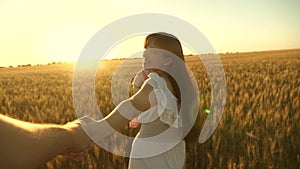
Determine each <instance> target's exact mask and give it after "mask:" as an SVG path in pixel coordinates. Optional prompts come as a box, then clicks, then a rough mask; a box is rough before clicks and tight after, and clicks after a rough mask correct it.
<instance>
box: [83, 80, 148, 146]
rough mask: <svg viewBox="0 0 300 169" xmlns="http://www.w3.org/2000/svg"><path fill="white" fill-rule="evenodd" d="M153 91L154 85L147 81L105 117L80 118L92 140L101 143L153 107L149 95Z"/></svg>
mask: <svg viewBox="0 0 300 169" xmlns="http://www.w3.org/2000/svg"><path fill="white" fill-rule="evenodd" d="M152 91H153V88H152V86H150V85H149V84H147V83H145V84H144V85H143V86H142V87H141V89H140V90H139V91H138V92H137V93H135V94H134V95H133V96H132V97H130V98H129V99H126V100H124V101H122V102H121V103H120V104H119V105H118V106H117V107H116V108H115V109H114V110H113V111H112V112H111V113H110V114H109V115H107V116H106V117H105V118H103V119H101V120H99V121H95V120H93V119H91V118H89V117H86V116H85V117H82V118H80V119H79V120H80V122H81V125H82V127H83V128H84V129H85V131H86V132H87V133H88V135H89V136H90V137H91V138H92V140H93V141H94V142H95V143H97V144H98V145H99V142H102V139H103V138H105V137H106V136H108V135H111V134H112V133H114V132H115V131H121V130H122V129H124V128H125V126H127V125H128V123H129V121H130V120H132V119H133V118H135V117H136V116H138V115H139V114H140V113H141V112H143V111H146V110H148V109H149V108H150V107H151V104H150V100H151V99H150V98H149V97H151V96H152V94H151V93H152Z"/></svg>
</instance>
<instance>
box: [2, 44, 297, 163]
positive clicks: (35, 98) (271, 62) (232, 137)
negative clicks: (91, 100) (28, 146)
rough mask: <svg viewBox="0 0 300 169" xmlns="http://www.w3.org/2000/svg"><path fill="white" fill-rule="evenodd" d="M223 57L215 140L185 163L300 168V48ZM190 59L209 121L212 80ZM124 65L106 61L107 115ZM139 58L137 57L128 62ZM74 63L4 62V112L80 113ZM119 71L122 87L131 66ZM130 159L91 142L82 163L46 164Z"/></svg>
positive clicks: (100, 84)
mask: <svg viewBox="0 0 300 169" xmlns="http://www.w3.org/2000/svg"><path fill="white" fill-rule="evenodd" d="M220 58H221V60H222V63H223V67H224V70H225V75H226V82H227V99H226V105H225V109H224V113H223V116H222V118H221V121H220V124H219V126H218V127H217V129H216V131H215V133H214V134H213V136H212V137H211V138H210V139H209V140H208V141H206V142H205V143H203V144H196V145H192V146H189V147H188V148H187V158H186V165H185V168H187V169H199V168H204V169H205V168H222V169H223V168H229V169H234V168H253V169H254V168H255V169H256V168H290V169H294V168H299V167H300V132H299V129H300V126H299V124H300V117H299V113H300V49H295V50H281V51H265V52H249V53H227V54H220ZM186 62H187V65H188V66H189V67H190V69H191V70H192V72H193V74H194V76H195V77H196V79H197V83H198V86H199V92H200V95H199V97H200V109H199V116H200V117H201V122H200V124H199V125H200V126H202V125H203V122H204V120H205V118H206V116H207V114H206V113H205V111H204V110H205V109H206V108H209V107H210V99H211V96H210V94H211V91H210V89H211V86H210V82H209V78H208V75H207V73H206V71H205V68H204V66H203V64H201V62H200V61H199V60H198V58H197V57H195V56H188V57H186ZM122 63H123V61H122V60H111V61H104V62H103V63H102V64H101V66H100V67H99V70H98V72H97V76H96V82H95V83H96V89H95V93H96V98H97V102H98V106H99V108H100V110H101V112H102V113H103V114H108V113H109V112H110V111H111V110H112V109H113V108H114V106H115V105H114V103H113V100H112V93H111V82H112V77H113V76H114V75H115V73H116V71H117V70H118V67H119V65H122ZM138 64H139V61H135V60H133V61H132V63H131V64H123V67H122V68H123V69H127V68H128V69H129V68H130V66H132V67H134V68H136V67H138ZM124 65H125V66H124ZM126 66H127V67H126ZM73 68H74V64H50V65H42V66H27V67H17V68H1V69H0V94H1V95H0V112H1V113H2V114H5V115H9V116H11V117H14V118H17V119H21V120H25V121H30V122H34V123H57V124H64V123H66V122H68V121H72V120H74V119H76V117H77V116H76V113H75V110H74V107H73V98H72V76H73ZM119 72H121V74H120V75H121V76H122V73H123V74H124V76H123V77H124V78H123V79H122V78H121V79H119V80H118V83H116V85H120V86H122V85H124V82H122V80H126V79H127V80H128V78H125V77H126V71H119ZM126 94H127V93H126ZM126 94H125V95H126ZM122 97H123V96H122ZM122 97H121V96H120V98H122ZM124 133H125V134H128V135H132V136H133V135H134V134H135V133H137V129H129V128H125V129H124ZM123 144H126V143H123ZM127 164H128V158H125V157H120V156H116V155H113V154H111V153H109V152H107V151H105V150H103V149H101V148H99V147H97V146H92V147H91V149H89V151H88V155H87V156H86V158H85V160H84V161H83V162H80V163H77V162H74V161H72V160H70V159H67V158H64V157H62V156H58V157H56V158H54V159H52V160H51V161H49V162H48V163H47V164H45V165H43V166H41V167H40V169H46V168H47V169H58V168H62V169H66V168H72V169H102V168H103V169H125V168H127ZM0 165H1V164H0Z"/></svg>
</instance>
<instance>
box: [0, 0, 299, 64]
mask: <svg viewBox="0 0 300 169" xmlns="http://www.w3.org/2000/svg"><path fill="white" fill-rule="evenodd" d="M299 7H300V1H297V0H273V1H271V0H264V1H263V0H252V1H239V0H228V1H226V2H225V1H221V0H219V1H217V0H211V1H208V0H207V1H201V0H187V1H174V0H166V1H159V0H151V1H145V2H141V1H138V0H136V1H135V0H134V1H114V0H109V1H99V0H90V1H71V0H51V1H44V0H26V1H22V0H0V21H1V22H0V30H1V31H0V66H9V65H14V66H15V65H18V64H38V63H48V62H52V61H75V60H76V59H77V57H78V56H79V54H80V51H81V50H82V48H83V47H84V45H85V44H86V42H87V41H88V40H89V39H90V38H91V37H92V36H93V35H94V34H95V33H96V32H97V31H98V30H100V29H101V28H103V27H104V26H106V25H107V24H109V23H111V22H113V21H115V20H117V19H120V18H122V17H125V16H130V15H133V14H139V13H146V12H147V13H162V14H168V15H172V16H176V17H178V18H181V19H183V20H185V21H187V22H189V23H191V24H193V25H194V26H196V27H197V28H198V29H199V30H200V31H201V32H202V33H203V34H204V35H205V36H206V37H207V38H208V40H209V41H210V42H211V44H212V45H213V46H214V48H215V50H216V51H217V52H237V51H239V52H242V51H259V50H278V49H291V48H300V32H299V30H300V22H299V21H300V12H299ZM138 24H139V23H137V26H138ZM143 39H144V36H139V37H135V38H131V39H128V40H126V41H124V42H123V43H121V44H119V45H116V47H115V48H113V49H112V51H111V52H110V53H109V54H108V56H107V57H111V56H116V57H127V56H128V55H131V54H132V53H134V52H137V51H140V50H142V49H143ZM189 53H190V51H189V50H186V49H185V54H189Z"/></svg>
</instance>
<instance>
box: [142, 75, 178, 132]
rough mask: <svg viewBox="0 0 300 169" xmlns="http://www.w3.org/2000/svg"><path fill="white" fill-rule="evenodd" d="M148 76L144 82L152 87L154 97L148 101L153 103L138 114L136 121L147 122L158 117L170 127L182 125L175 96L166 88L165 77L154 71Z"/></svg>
mask: <svg viewBox="0 0 300 169" xmlns="http://www.w3.org/2000/svg"><path fill="white" fill-rule="evenodd" d="M148 76H149V79H147V80H146V81H145V83H147V84H149V85H151V86H152V87H153V95H154V97H150V103H151V104H154V105H152V107H151V108H150V109H148V110H147V111H145V112H142V113H141V114H140V115H139V116H138V121H139V122H140V123H147V122H152V121H154V120H155V119H157V118H158V117H159V119H160V121H162V122H163V123H165V124H168V125H169V126H171V127H175V128H179V127H182V118H181V117H180V116H179V115H178V104H177V98H176V97H175V96H174V95H173V93H172V92H171V91H170V90H169V89H168V86H167V83H166V81H165V79H164V78H162V77H160V76H159V75H158V74H156V73H150V74H149V75H148ZM153 98H154V99H155V100H153Z"/></svg>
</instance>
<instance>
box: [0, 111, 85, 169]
mask: <svg viewBox="0 0 300 169" xmlns="http://www.w3.org/2000/svg"><path fill="white" fill-rule="evenodd" d="M0 135H1V139H0V150H1V151H0V164H1V168H3V169H14V168H16V169H18V168H24V169H27V168H28V169H30V168H37V167H38V166H40V165H41V164H43V163H45V162H47V161H48V160H50V159H51V158H53V157H55V156H56V155H59V154H63V153H68V152H70V151H71V152H79V151H82V150H83V149H84V148H86V147H87V146H88V145H89V143H90V140H89V139H88V137H87V136H86V135H85V133H84V131H83V130H82V129H81V127H80V125H79V123H78V122H72V123H68V124H66V125H56V124H33V123H28V122H24V121H20V120H16V119H13V118H10V117H7V116H4V115H2V114H0Z"/></svg>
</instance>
